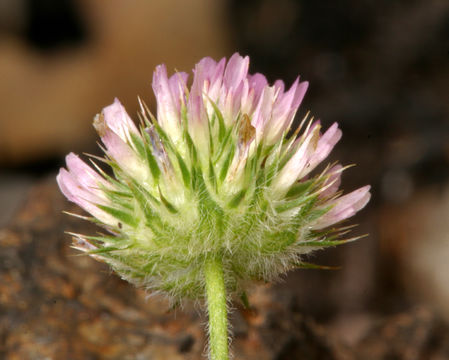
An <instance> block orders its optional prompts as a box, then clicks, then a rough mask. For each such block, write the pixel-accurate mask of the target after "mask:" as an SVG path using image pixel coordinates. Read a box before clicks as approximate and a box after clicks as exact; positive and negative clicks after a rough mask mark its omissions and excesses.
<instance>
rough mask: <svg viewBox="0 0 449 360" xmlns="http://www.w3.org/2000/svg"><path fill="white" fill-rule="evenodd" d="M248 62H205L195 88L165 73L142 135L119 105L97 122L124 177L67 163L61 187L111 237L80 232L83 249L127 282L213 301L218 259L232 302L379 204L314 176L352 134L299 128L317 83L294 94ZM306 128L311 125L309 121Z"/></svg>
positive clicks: (334, 241) (144, 116)
mask: <svg viewBox="0 0 449 360" xmlns="http://www.w3.org/2000/svg"><path fill="white" fill-rule="evenodd" d="M247 70H248V58H242V57H240V56H239V55H238V54H236V55H234V56H233V57H232V58H231V59H230V60H229V62H228V64H227V65H226V62H225V60H222V61H220V62H219V63H216V62H215V61H213V60H211V59H209V58H205V59H203V60H201V62H200V63H199V64H197V66H196V68H195V77H194V80H193V85H192V87H191V89H190V91H189V90H187V86H186V82H187V75H186V74H185V73H175V74H174V75H173V76H172V77H170V78H168V77H167V74H166V70H165V67H163V66H160V67H157V68H156V71H155V75H154V79H153V88H154V91H155V94H156V99H157V103H158V112H157V119H156V118H155V117H153V116H152V115H151V114H150V113H149V111H148V110H147V109H146V108H145V106H143V105H142V109H141V113H140V117H141V126H140V129H137V128H136V127H135V125H134V123H133V122H132V120H131V119H130V118H129V116H128V115H127V113H126V111H125V110H124V108H123V107H122V106H121V104H120V103H119V102H118V101H115V102H114V104H112V105H110V106H108V107H107V108H105V109H104V110H103V112H102V113H101V114H100V115H99V116H97V118H96V119H95V127H96V129H97V130H98V132H99V134H100V136H101V138H102V141H103V144H104V145H105V152H106V155H107V157H106V159H105V162H106V163H107V164H109V165H110V166H111V168H112V170H113V176H108V175H106V174H105V173H104V172H103V171H101V170H100V169H99V168H98V167H97V168H96V170H97V171H94V170H93V169H92V168H91V167H89V166H87V165H86V164H85V163H84V162H83V161H82V160H80V159H79V158H78V157H77V156H76V155H74V154H69V155H68V156H67V159H66V160H67V168H68V171H67V170H65V169H61V171H60V173H59V175H58V183H59V186H60V188H61V190H62V192H63V193H64V194H65V195H66V196H67V198H68V199H69V200H71V201H73V202H75V203H77V204H78V205H80V206H81V207H82V208H84V209H85V210H86V211H88V212H90V213H91V214H92V216H93V218H92V220H93V221H95V222H98V223H99V224H100V225H101V226H103V227H104V228H105V229H106V230H107V231H108V232H109V234H104V235H103V234H102V235H100V236H86V235H75V234H74V247H76V248H78V249H80V250H82V251H85V252H87V253H89V254H91V255H92V256H95V257H96V258H98V259H100V260H103V261H105V262H107V263H108V264H110V265H111V266H112V268H113V269H114V270H115V271H116V272H117V273H118V274H120V276H122V277H123V278H124V279H126V280H128V281H130V282H132V283H134V284H136V285H138V286H143V287H145V288H147V289H149V290H151V291H158V292H162V293H164V294H167V295H168V296H169V297H170V298H172V299H173V300H174V301H179V300H181V299H183V298H191V299H198V298H202V297H204V295H205V290H204V289H205V286H204V273H203V269H204V263H205V261H206V260H207V259H208V258H211V257H219V258H220V259H221V260H222V263H223V269H224V276H225V284H226V288H227V291H228V292H229V293H234V294H237V295H240V294H241V293H242V292H243V291H244V289H245V288H246V285H247V284H248V283H249V282H250V281H252V280H262V281H271V280H273V279H276V278H277V277H279V275H280V274H283V273H285V272H286V271H288V270H290V269H293V268H295V267H298V266H301V264H303V263H302V260H303V255H304V254H307V253H309V252H310V251H312V250H315V249H318V248H323V247H326V246H334V245H338V244H340V243H343V242H345V241H347V240H342V236H343V235H344V234H345V233H346V229H341V228H340V229H339V228H338V227H337V228H334V227H331V226H333V225H334V224H337V223H340V222H341V221H343V220H345V219H347V218H348V217H351V216H353V215H354V214H355V213H356V212H357V211H358V210H360V209H361V208H363V207H364V206H365V204H366V203H367V202H368V200H369V197H370V194H369V187H368V186H366V187H363V188H360V189H358V190H356V191H354V192H352V193H350V194H348V195H344V196H341V193H340V192H339V191H338V187H339V185H340V176H341V172H342V171H343V168H342V167H341V166H340V165H334V166H328V167H326V168H324V169H321V172H316V170H315V168H316V167H317V166H318V165H319V164H320V163H321V162H322V161H323V160H324V159H325V158H326V157H327V155H328V154H329V153H330V151H331V150H332V148H333V146H334V145H335V144H336V143H337V141H338V140H339V139H340V137H341V131H340V130H339V129H338V126H337V125H336V124H334V125H332V126H331V127H330V128H329V129H328V130H327V131H326V132H325V133H324V134H321V133H320V129H321V126H320V124H319V122H315V123H312V122H309V123H308V125H307V126H306V127H305V129H303V132H302V134H301V135H300V136H298V137H297V135H296V134H297V133H298V132H296V133H295V134H294V135H293V136H291V137H289V136H288V135H287V134H288V131H289V130H290V126H291V124H292V122H293V118H294V116H295V113H296V110H297V108H298V106H299V104H300V103H301V100H302V98H303V96H304V93H305V91H306V88H307V83H304V82H303V83H300V82H299V80H297V81H296V82H295V83H294V84H293V86H292V87H291V88H290V89H289V90H288V91H285V92H284V84H283V83H282V82H280V81H277V82H276V83H275V85H273V86H269V85H268V84H267V82H266V80H265V77H263V75H260V74H255V75H248V73H247ZM303 123H304V124H307V122H306V121H305V122H303Z"/></svg>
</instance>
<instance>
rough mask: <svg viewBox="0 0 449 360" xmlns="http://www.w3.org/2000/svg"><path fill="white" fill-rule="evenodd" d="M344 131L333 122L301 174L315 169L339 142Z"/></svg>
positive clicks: (303, 174)
mask: <svg viewBox="0 0 449 360" xmlns="http://www.w3.org/2000/svg"><path fill="white" fill-rule="evenodd" d="M341 136H342V132H341V130H340V129H339V128H338V124H337V123H333V124H332V126H331V127H330V128H329V129H327V131H326V132H325V133H324V134H323V135H322V136H321V137H320V139H319V140H318V143H317V146H316V149H315V151H314V152H313V154H312V155H311V157H310V159H309V162H308V165H307V169H306V171H304V172H303V173H302V174H301V176H306V175H307V174H309V173H310V172H311V171H312V170H313V169H315V168H316V167H317V166H318V164H320V163H321V162H322V161H323V160H324V159H325V158H326V157H327V156H328V155H329V154H330V152H331V151H332V149H333V148H334V146H335V145H336V144H337V142H338V141H339V140H340V139H341Z"/></svg>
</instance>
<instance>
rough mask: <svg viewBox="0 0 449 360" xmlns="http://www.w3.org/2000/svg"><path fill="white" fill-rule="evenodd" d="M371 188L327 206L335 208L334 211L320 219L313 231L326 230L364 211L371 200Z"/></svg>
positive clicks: (343, 197) (331, 210)
mask: <svg viewBox="0 0 449 360" xmlns="http://www.w3.org/2000/svg"><path fill="white" fill-rule="evenodd" d="M370 188H371V187H370V186H369V185H366V186H364V187H361V188H360V189H357V190H355V191H353V192H351V193H349V194H347V195H344V196H342V197H340V198H338V199H336V200H334V201H333V202H331V203H328V204H326V206H329V205H330V206H333V207H332V209H330V210H329V211H328V212H327V213H326V214H324V215H323V216H322V217H321V218H319V219H318V221H317V222H316V223H315V224H314V225H313V229H315V230H319V229H324V228H326V227H328V226H330V225H333V224H336V223H338V222H341V221H343V220H346V219H347V218H350V217H351V216H354V215H355V214H356V213H357V212H358V211H359V210H361V209H363V208H364V207H365V205H366V204H367V203H368V201H369V200H370V198H371V194H370V192H369V191H370Z"/></svg>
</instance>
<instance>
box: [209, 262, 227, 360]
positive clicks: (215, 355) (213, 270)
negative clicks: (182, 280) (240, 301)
mask: <svg viewBox="0 0 449 360" xmlns="http://www.w3.org/2000/svg"><path fill="white" fill-rule="evenodd" d="M204 275H205V278H206V295H207V310H208V313H209V347H210V354H209V356H210V359H211V360H228V359H229V357H228V316H227V311H226V289H225V284H224V276H223V263H222V261H221V259H220V258H218V257H217V258H209V259H207V260H206V263H205V265H204Z"/></svg>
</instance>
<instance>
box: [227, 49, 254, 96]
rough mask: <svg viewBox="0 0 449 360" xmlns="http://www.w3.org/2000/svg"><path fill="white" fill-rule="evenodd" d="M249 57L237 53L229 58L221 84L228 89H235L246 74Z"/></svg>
mask: <svg viewBox="0 0 449 360" xmlns="http://www.w3.org/2000/svg"><path fill="white" fill-rule="evenodd" d="M248 67H249V57H248V56H245V57H244V58H243V57H241V56H240V55H239V54H238V53H235V54H234V55H232V56H231V58H230V59H229V61H228V65H227V66H226V70H225V72H224V77H223V83H224V85H225V86H226V87H227V88H228V89H231V88H234V89H235V88H237V87H238V86H239V85H240V83H241V82H242V81H243V80H244V79H245V78H246V76H247V74H248Z"/></svg>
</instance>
